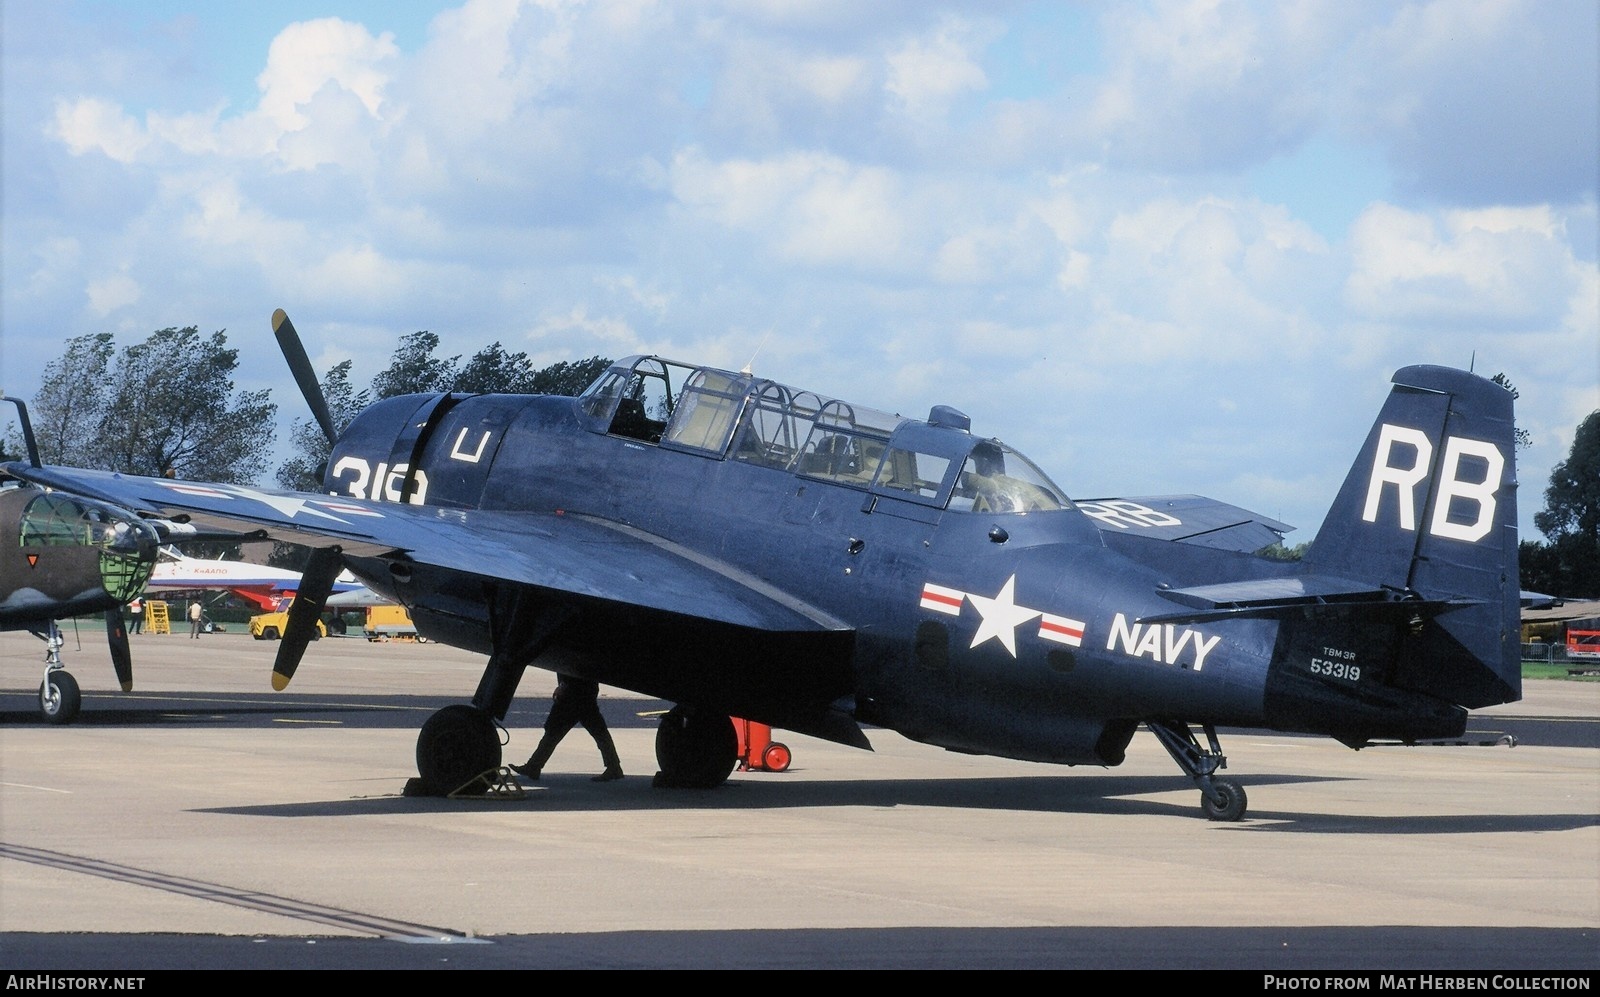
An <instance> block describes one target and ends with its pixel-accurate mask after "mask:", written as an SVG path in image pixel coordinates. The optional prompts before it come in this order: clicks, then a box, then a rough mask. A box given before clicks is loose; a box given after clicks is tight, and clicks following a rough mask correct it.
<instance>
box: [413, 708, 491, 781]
mask: <svg viewBox="0 0 1600 997" xmlns="http://www.w3.org/2000/svg"><path fill="white" fill-rule="evenodd" d="M499 767H500V735H499V732H498V731H496V730H495V726H494V720H492V719H491V718H490V716H489V714H487V713H485V712H484V711H483V710H480V709H478V708H477V707H475V706H468V705H466V704H465V703H457V704H455V705H453V706H446V707H445V708H444V709H442V710H440V711H438V712H437V713H435V714H434V715H433V716H431V717H429V718H428V722H427V723H425V724H423V725H422V731H421V733H419V734H418V735H417V774H418V775H419V776H421V777H422V788H423V790H424V791H425V792H427V793H428V794H429V795H432V796H449V795H450V794H451V793H456V792H460V791H461V790H463V789H465V788H467V787H468V786H469V785H470V784H471V783H472V782H473V781H474V780H480V781H481V777H482V776H483V774H484V773H485V772H488V771H490V770H492V769H498V768H499Z"/></svg>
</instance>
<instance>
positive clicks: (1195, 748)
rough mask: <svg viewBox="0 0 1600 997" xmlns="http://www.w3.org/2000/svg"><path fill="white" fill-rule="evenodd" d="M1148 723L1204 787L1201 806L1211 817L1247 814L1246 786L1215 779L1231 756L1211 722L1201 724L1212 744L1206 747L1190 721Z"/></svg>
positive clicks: (1224, 818) (1229, 818) (1228, 818)
mask: <svg viewBox="0 0 1600 997" xmlns="http://www.w3.org/2000/svg"><path fill="white" fill-rule="evenodd" d="M1144 723H1145V726H1146V727H1149V728H1150V733H1152V734H1154V735H1155V736H1156V738H1157V740H1159V741H1160V742H1161V746H1162V747H1163V748H1166V749H1167V754H1169V755H1171V756H1172V760H1173V761H1175V762H1177V763H1178V767H1179V768H1181V769H1183V771H1184V772H1186V773H1188V776H1189V778H1191V779H1193V780H1194V782H1195V785H1196V786H1198V787H1200V809H1201V810H1203V811H1205V815H1206V819H1207V820H1221V821H1235V820H1238V819H1239V818H1240V817H1243V816H1244V810H1245V804H1246V800H1245V793H1244V787H1243V786H1241V785H1239V784H1238V783H1237V782H1234V781H1233V780H1232V779H1215V778H1212V777H1213V775H1215V774H1216V773H1217V772H1218V771H1220V770H1221V769H1225V768H1227V767H1228V759H1227V758H1226V757H1225V756H1224V755H1223V754H1222V744H1221V742H1219V741H1218V740H1217V729H1216V728H1215V727H1213V726H1212V725H1211V724H1201V725H1200V729H1201V730H1202V731H1204V732H1205V735H1206V741H1207V743H1208V744H1209V745H1210V747H1209V748H1202V747H1201V746H1200V742H1199V741H1197V740H1195V736H1194V730H1193V729H1192V728H1190V726H1189V725H1188V724H1187V723H1182V722H1179V721H1176V720H1146V721H1145V722H1144Z"/></svg>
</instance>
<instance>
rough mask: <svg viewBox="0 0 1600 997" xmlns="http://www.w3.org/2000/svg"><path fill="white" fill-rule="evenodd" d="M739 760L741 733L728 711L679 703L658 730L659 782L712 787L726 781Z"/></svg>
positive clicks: (663, 718) (672, 786) (667, 785)
mask: <svg viewBox="0 0 1600 997" xmlns="http://www.w3.org/2000/svg"><path fill="white" fill-rule="evenodd" d="M738 760H739V735H738V732H737V731H735V730H734V728H733V721H732V720H731V719H729V717H728V716H727V714H723V713H703V712H700V711H698V710H692V709H688V708H686V707H682V706H675V707H673V708H672V709H670V710H668V711H667V713H666V715H665V716H663V717H662V718H661V727H660V728H659V729H658V730H657V731H656V762H657V764H659V765H660V766H661V771H659V772H657V773H656V778H655V785H657V786H665V787H670V788H673V789H711V788H714V787H716V786H720V785H722V784H723V783H724V782H726V781H727V780H728V776H729V775H730V774H732V772H733V767H734V765H735V764H736V763H737V762H738Z"/></svg>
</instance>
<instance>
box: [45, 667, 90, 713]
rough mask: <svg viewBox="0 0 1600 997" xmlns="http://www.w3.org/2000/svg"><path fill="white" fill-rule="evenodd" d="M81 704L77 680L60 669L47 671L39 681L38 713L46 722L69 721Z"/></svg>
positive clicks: (81, 696) (80, 693)
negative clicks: (41, 680) (42, 679)
mask: <svg viewBox="0 0 1600 997" xmlns="http://www.w3.org/2000/svg"><path fill="white" fill-rule="evenodd" d="M82 706H83V693H82V692H80V691H79V689H78V680H77V679H75V678H73V677H72V676H71V675H70V674H68V673H67V672H63V671H60V670H57V671H53V672H49V673H48V674H46V675H45V677H44V681H43V682H41V683H39V714H40V715H41V716H43V717H44V719H45V721H46V722H47V723H53V724H65V723H71V722H72V721H73V719H74V718H75V717H77V715H78V710H79V709H81V708H82Z"/></svg>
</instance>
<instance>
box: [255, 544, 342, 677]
mask: <svg viewBox="0 0 1600 997" xmlns="http://www.w3.org/2000/svg"><path fill="white" fill-rule="evenodd" d="M343 567H344V558H343V556H341V554H340V552H339V548H337V547H316V548H313V549H312V551H311V559H310V560H309V561H307V562H306V570H305V572H304V573H303V574H302V575H301V576H300V590H299V591H298V592H296V593H295V597H294V602H292V603H290V604H289V622H288V623H286V624H284V627H283V643H282V644H280V645H279V646H278V656H277V659H276V660H274V661H273V663H272V688H273V689H275V690H277V691H278V692H282V691H283V690H284V689H286V688H288V686H289V680H290V679H292V678H294V671H295V669H296V668H299V667H300V658H301V657H302V656H303V655H304V654H305V653H306V645H307V644H310V643H311V638H312V636H314V635H315V634H316V632H317V617H319V616H321V615H322V610H323V608H324V607H325V606H326V605H327V604H328V596H330V595H332V594H333V582H334V579H336V578H338V577H339V572H340V570H341V569H343Z"/></svg>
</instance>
